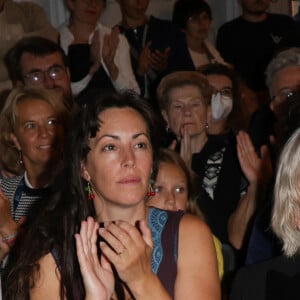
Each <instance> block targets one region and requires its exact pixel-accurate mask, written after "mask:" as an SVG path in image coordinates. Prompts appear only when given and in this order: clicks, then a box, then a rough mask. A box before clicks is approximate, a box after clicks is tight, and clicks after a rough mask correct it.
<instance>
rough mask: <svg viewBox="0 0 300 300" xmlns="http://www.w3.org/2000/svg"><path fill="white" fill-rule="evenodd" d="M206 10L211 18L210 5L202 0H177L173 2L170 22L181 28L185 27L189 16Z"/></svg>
mask: <svg viewBox="0 0 300 300" xmlns="http://www.w3.org/2000/svg"><path fill="white" fill-rule="evenodd" d="M203 12H206V13H207V15H208V16H209V18H210V19H212V12H211V8H210V6H209V5H208V4H207V3H206V1H203V0H177V1H176V2H175V4H174V8H173V15H172V22H173V23H175V24H177V25H178V26H179V27H180V28H181V29H185V28H186V24H187V22H188V20H189V18H190V17H191V16H193V15H195V14H201V13H203Z"/></svg>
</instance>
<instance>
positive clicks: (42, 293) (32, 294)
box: [29, 253, 60, 300]
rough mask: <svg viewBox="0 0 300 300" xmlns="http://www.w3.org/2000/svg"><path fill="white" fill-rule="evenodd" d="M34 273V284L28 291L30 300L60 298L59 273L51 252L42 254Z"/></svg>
mask: <svg viewBox="0 0 300 300" xmlns="http://www.w3.org/2000/svg"><path fill="white" fill-rule="evenodd" d="M38 264H39V266H40V268H39V270H38V271H36V273H35V274H34V278H33V281H34V286H33V287H32V288H31V289H30V291H29V298H30V300H41V299H43V300H53V299H60V274H59V270H58V269H57V265H56V263H55V260H54V258H53V256H52V254H51V253H48V254H46V255H45V256H43V257H42V258H41V259H40V260H39V261H38Z"/></svg>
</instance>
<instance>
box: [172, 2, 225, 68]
mask: <svg viewBox="0 0 300 300" xmlns="http://www.w3.org/2000/svg"><path fill="white" fill-rule="evenodd" d="M172 21H173V23H174V24H177V25H178V26H179V27H180V29H181V30H182V31H183V32H184V35H185V39H186V43H187V47H188V52H187V53H186V56H182V58H181V61H180V62H179V63H182V66H181V68H180V69H181V70H196V69H198V68H199V67H201V66H203V65H206V64H209V63H215V62H218V63H224V60H223V58H222V57H221V55H220V53H219V52H218V51H217V50H216V49H215V47H214V46H213V45H212V43H210V42H209V41H208V35H209V31H210V26H211V21H212V12H211V8H210V6H209V5H208V4H207V2H206V1H204V0H177V1H176V2H175V4H174V9H173V17H172Z"/></svg>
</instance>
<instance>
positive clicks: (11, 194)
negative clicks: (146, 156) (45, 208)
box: [0, 175, 47, 222]
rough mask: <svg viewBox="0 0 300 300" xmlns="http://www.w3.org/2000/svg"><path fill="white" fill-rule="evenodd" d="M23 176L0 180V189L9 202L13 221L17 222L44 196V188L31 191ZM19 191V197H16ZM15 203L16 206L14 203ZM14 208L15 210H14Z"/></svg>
mask: <svg viewBox="0 0 300 300" xmlns="http://www.w3.org/2000/svg"><path fill="white" fill-rule="evenodd" d="M24 177H25V176H24V175H22V176H15V177H11V178H5V179H1V180H0V188H1V189H2V190H3V192H4V194H5V195H6V196H7V198H8V199H9V201H10V208H11V213H12V216H13V217H14V220H15V221H16V222H18V221H19V220H20V218H22V217H24V216H27V215H28V213H29V211H30V209H31V208H33V206H34V205H35V204H37V202H38V201H39V200H40V199H41V198H42V197H43V196H45V194H46V193H45V192H46V191H47V189H46V188H43V189H32V188H30V187H29V186H28V185H27V184H26V180H25V178H24ZM18 191H20V196H18V195H17V194H18ZM17 198H19V201H17V202H18V203H17V205H16V203H15V205H14V202H16V201H15V200H17ZM14 206H15V207H16V208H14Z"/></svg>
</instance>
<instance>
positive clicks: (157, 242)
mask: <svg viewBox="0 0 300 300" xmlns="http://www.w3.org/2000/svg"><path fill="white" fill-rule="evenodd" d="M183 214H184V212H183V211H178V212H173V211H166V210H161V209H158V208H154V207H152V208H150V210H149V214H148V224H149V226H150V228H151V231H152V239H153V243H154V247H153V254H152V271H153V272H154V273H155V274H157V276H158V278H159V279H160V281H161V282H162V284H163V286H164V287H165V289H166V290H167V291H168V293H169V294H170V295H171V296H172V297H174V286H175V280H176V276H177V258H178V232H179V223H180V220H181V218H182V216H183Z"/></svg>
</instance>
